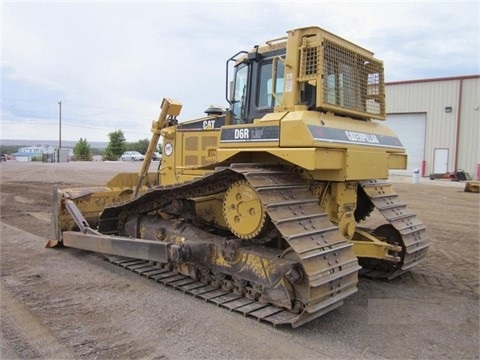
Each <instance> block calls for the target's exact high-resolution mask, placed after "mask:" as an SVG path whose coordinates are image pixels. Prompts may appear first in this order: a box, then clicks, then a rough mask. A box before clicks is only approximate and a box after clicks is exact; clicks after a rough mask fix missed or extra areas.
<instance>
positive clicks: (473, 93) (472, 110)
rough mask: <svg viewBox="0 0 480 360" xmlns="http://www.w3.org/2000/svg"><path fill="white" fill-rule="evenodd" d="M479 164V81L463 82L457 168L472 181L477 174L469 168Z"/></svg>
mask: <svg viewBox="0 0 480 360" xmlns="http://www.w3.org/2000/svg"><path fill="white" fill-rule="evenodd" d="M479 162H480V79H465V80H463V90H462V104H461V112H460V136H459V146H458V168H459V169H464V170H465V171H467V172H468V173H470V175H472V176H473V178H474V179H476V178H477V176H478V174H476V171H471V166H472V165H474V170H476V164H477V163H479Z"/></svg>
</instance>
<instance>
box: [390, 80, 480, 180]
mask: <svg viewBox="0 0 480 360" xmlns="http://www.w3.org/2000/svg"><path fill="white" fill-rule="evenodd" d="M461 82H462V81H461V78H460V77H459V78H448V79H445V80H442V79H432V80H431V81H428V80H427V81H418V82H405V83H392V84H387V87H386V102H387V114H402V113H418V112H425V113H426V114H427V121H426V131H425V160H426V174H427V175H428V174H429V173H430V172H432V171H433V157H434V149H435V148H448V149H449V159H448V163H449V164H451V165H450V167H451V168H450V169H449V171H453V170H455V169H454V166H455V165H454V164H455V156H456V147H457V145H456V144H457V126H458V124H457V122H458V110H459V109H458V106H459V97H460V84H461ZM479 83H480V77H474V78H468V79H464V80H463V91H462V104H461V106H462V109H461V112H460V113H461V117H462V118H461V120H460V124H461V126H460V143H459V155H458V159H457V160H458V164H457V168H461V169H464V170H465V171H467V172H469V173H470V174H473V173H474V171H475V169H476V163H477V162H478V161H480V154H479V152H480V150H479V148H478V147H479V145H478V134H479V131H480V130H479V124H478V122H479V120H478V119H479V117H480V110H470V111H469V110H468V108H470V109H473V108H474V107H475V106H480V104H476V105H473V104H474V103H475V102H479V100H478V99H479V90H478V87H479ZM447 106H449V107H451V108H452V112H450V113H447V112H445V107H447ZM386 125H387V126H388V121H387V123H386ZM472 133H473V134H472ZM472 149H475V151H473V152H472ZM468 154H470V155H468Z"/></svg>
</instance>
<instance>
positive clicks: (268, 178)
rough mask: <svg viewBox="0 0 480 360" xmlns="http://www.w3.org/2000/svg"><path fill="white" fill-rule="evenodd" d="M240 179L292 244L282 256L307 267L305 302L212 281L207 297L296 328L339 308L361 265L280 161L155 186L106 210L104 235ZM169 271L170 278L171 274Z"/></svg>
mask: <svg viewBox="0 0 480 360" xmlns="http://www.w3.org/2000/svg"><path fill="white" fill-rule="evenodd" d="M238 180H242V181H245V180H246V181H248V183H249V184H250V185H251V186H252V187H253V188H254V189H255V192H256V193H257V194H258V197H259V198H260V200H261V202H262V206H263V207H264V208H265V209H266V212H267V214H268V216H269V218H270V219H271V221H272V223H273V225H274V226H275V227H276V230H278V232H279V233H280V234H281V236H282V238H283V239H284V240H285V241H286V243H287V244H288V246H289V248H288V249H287V250H286V251H284V254H283V255H282V256H284V257H285V258H287V259H289V260H293V261H295V262H298V264H299V265H300V266H301V268H302V272H303V274H304V275H303V276H304V277H305V278H304V279H303V280H302V284H301V285H294V286H293V287H294V288H295V295H296V301H297V300H298V303H299V304H301V307H300V308H297V309H295V310H292V312H290V311H286V310H284V309H283V308H279V307H275V306H272V305H266V304H263V303H262V304H261V303H257V302H254V301H252V300H250V299H245V298H242V299H240V296H237V295H235V294H233V293H230V292H226V291H223V290H218V289H217V288H216V287H211V286H210V287H207V288H205V289H202V290H206V293H205V295H204V297H206V296H208V297H209V298H210V296H215V298H217V297H219V298H220V299H221V301H222V303H221V304H220V305H222V306H224V307H230V308H231V310H235V311H239V312H244V313H245V314H248V315H251V316H254V317H256V318H258V319H259V320H264V321H267V322H270V323H272V324H274V325H278V324H290V325H292V326H293V327H297V326H300V325H302V324H304V323H306V322H309V321H311V320H313V319H315V318H317V317H319V316H321V315H323V314H325V313H327V312H328V311H331V310H333V309H335V308H337V307H338V306H340V305H342V304H343V300H344V299H345V298H347V297H348V296H350V295H352V294H353V293H354V292H356V291H357V288H356V284H357V282H358V271H359V270H360V267H359V265H358V261H357V258H356V257H355V255H354V254H353V251H352V246H351V244H350V243H349V242H348V240H347V239H345V238H344V237H343V236H342V235H341V234H340V233H339V232H338V228H337V227H336V226H333V225H332V223H331V222H330V221H329V219H328V215H327V214H326V213H325V212H324V211H323V210H322V209H321V208H320V206H319V204H318V199H317V198H316V197H315V196H314V195H313V194H312V192H311V191H310V187H309V185H308V183H306V182H304V180H302V179H301V177H300V176H299V175H298V174H297V173H295V172H291V171H289V170H286V169H284V168H283V167H280V166H265V165H252V164H248V165H241V164H236V165H234V166H231V167H229V168H224V169H219V170H217V171H215V172H213V173H211V174H208V175H205V176H203V177H201V178H199V179H197V180H195V181H193V182H190V183H187V184H179V185H175V186H170V187H159V188H155V189H153V190H152V191H149V192H148V193H147V194H145V195H143V196H142V197H140V198H137V199H135V200H133V201H131V202H130V203H127V204H124V205H121V206H115V207H112V208H108V209H106V211H105V212H104V213H103V214H102V216H101V220H100V226H99V230H100V232H101V233H104V234H111V233H115V232H116V231H120V233H121V231H122V230H121V225H122V223H123V219H124V218H126V217H127V216H128V215H129V214H139V213H140V214H141V213H143V214H146V213H149V212H151V211H154V210H158V209H162V208H163V207H164V206H167V204H168V203H170V202H171V201H173V200H175V199H177V198H178V194H182V195H183V196H184V197H185V198H194V197H200V196H207V195H212V194H216V193H219V192H221V191H225V190H226V188H227V187H228V186H229V185H230V184H232V183H233V182H234V181H238ZM138 265H143V263H140V264H138ZM152 270H155V271H158V270H159V269H158V268H155V269H152ZM171 274H172V275H171V277H174V276H180V277H181V278H178V279H179V280H182V282H183V281H187V278H188V277H185V276H183V275H179V274H177V273H173V272H172V273H171ZM174 274H175V275H174ZM157 275H159V276H160V274H157ZM165 276H167V277H170V276H169V275H167V274H165ZM182 276H183V277H182ZM160 277H161V276H160ZM160 277H159V278H157V279H156V280H158V279H160ZM174 279H176V278H174ZM191 281H195V280H191ZM199 284H200V283H199ZM182 286H184V285H182ZM191 286H194V287H195V286H196V285H195V284H192V285H191ZM181 290H182V291H185V292H189V293H192V291H193V293H192V294H193V295H196V294H197V291H201V290H196V288H195V289H194V290H190V289H186V288H181ZM208 290H211V291H208ZM214 291H216V292H214ZM210 292H211V293H210ZM229 293H230V295H228V296H227V294H229ZM217 295H218V296H217ZM198 296H200V295H198ZM224 299H225V301H224ZM237 307H238V309H237Z"/></svg>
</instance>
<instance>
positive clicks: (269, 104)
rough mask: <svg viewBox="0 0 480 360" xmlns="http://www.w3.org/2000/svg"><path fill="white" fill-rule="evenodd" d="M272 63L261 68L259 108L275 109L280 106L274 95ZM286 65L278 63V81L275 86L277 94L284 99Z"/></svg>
mask: <svg viewBox="0 0 480 360" xmlns="http://www.w3.org/2000/svg"><path fill="white" fill-rule="evenodd" d="M272 66H273V65H272V62H268V63H264V64H263V65H261V67H260V76H259V77H260V81H259V89H258V92H257V108H263V109H264V108H274V107H275V106H278V105H280V104H279V101H278V100H277V99H275V97H274V96H273V94H272V90H273V79H272ZM284 66H285V65H284V64H283V63H281V62H278V63H277V73H276V77H277V81H276V84H275V94H276V95H277V97H278V98H279V99H280V101H281V99H282V96H283V78H284Z"/></svg>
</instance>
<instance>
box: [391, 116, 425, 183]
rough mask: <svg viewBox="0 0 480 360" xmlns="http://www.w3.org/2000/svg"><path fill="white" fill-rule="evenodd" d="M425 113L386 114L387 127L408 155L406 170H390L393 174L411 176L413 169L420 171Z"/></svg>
mask: <svg viewBox="0 0 480 360" xmlns="http://www.w3.org/2000/svg"><path fill="white" fill-rule="evenodd" d="M426 119H427V115H426V113H415V114H388V115H387V121H386V123H385V125H387V126H388V127H389V128H390V129H392V130H393V131H394V132H395V133H396V134H397V136H398V138H399V139H400V141H401V142H402V144H403V146H404V147H405V150H406V151H407V154H408V168H407V170H392V173H395V174H412V173H413V171H414V170H415V169H420V171H421V169H422V161H423V160H424V158H425V126H426Z"/></svg>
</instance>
